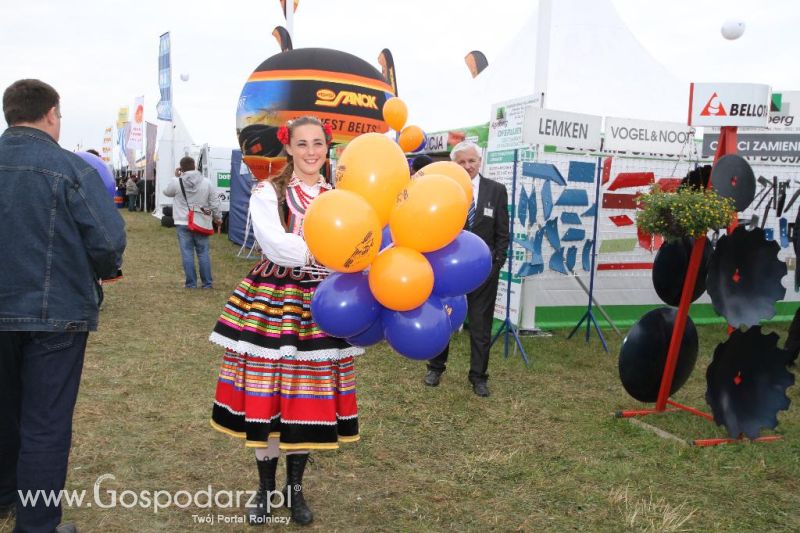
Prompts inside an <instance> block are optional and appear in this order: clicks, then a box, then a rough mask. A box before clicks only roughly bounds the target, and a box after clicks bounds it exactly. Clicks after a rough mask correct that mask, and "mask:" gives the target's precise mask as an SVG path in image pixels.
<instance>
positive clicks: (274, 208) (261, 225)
mask: <svg viewBox="0 0 800 533" xmlns="http://www.w3.org/2000/svg"><path fill="white" fill-rule="evenodd" d="M301 186H302V187H303V192H305V193H306V194H308V195H309V196H311V197H314V198H315V197H316V196H317V195H319V191H320V187H319V185H313V186H309V185H305V184H301ZM250 217H251V218H252V220H253V233H255V236H256V240H257V241H258V244H259V246H261V251H262V253H263V254H264V255H265V256H266V257H267V259H269V260H270V261H272V262H273V263H275V264H276V265H280V266H285V267H301V266H305V265H306V264H308V263H309V260H310V258H311V252H309V250H308V245H306V241H305V240H303V237H301V236H300V235H295V234H294V233H289V232H287V231H286V229H285V228H284V227H283V224H282V223H281V218H280V211H278V195H277V194H276V192H275V188H274V187H273V186H272V184H271V183H269V182H268V181H260V182H258V183H257V184H256V186H255V187H254V188H253V192H252V195H251V196H250Z"/></svg>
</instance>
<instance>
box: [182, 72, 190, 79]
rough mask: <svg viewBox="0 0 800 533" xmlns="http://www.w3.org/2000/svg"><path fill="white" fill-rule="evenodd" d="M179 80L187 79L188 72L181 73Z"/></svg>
mask: <svg viewBox="0 0 800 533" xmlns="http://www.w3.org/2000/svg"><path fill="white" fill-rule="evenodd" d="M181 80H182V81H189V74H188V73H184V74H181Z"/></svg>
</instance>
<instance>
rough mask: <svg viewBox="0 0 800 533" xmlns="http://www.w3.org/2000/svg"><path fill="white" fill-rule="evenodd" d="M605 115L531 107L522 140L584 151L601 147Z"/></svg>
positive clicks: (526, 118)
mask: <svg viewBox="0 0 800 533" xmlns="http://www.w3.org/2000/svg"><path fill="white" fill-rule="evenodd" d="M601 124H602V118H600V117H598V116H595V115H582V114H578V113H566V112H564V111H553V110H551V109H541V108H539V107H535V106H530V107H528V108H527V110H526V112H525V123H524V125H523V128H522V139H523V141H524V142H525V143H526V144H531V145H532V144H540V145H552V146H561V147H569V148H580V149H585V150H599V149H600V129H601Z"/></svg>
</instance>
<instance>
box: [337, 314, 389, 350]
mask: <svg viewBox="0 0 800 533" xmlns="http://www.w3.org/2000/svg"><path fill="white" fill-rule="evenodd" d="M345 340H346V341H347V342H348V344H350V345H352V346H361V347H362V348H366V347H367V346H372V345H373V344H378V343H379V342H381V341H382V340H383V321H382V320H381V318H380V317H378V319H377V320H376V321H375V322H373V323H372V325H371V326H370V327H368V328H367V329H366V330H364V331H362V332H361V333H359V334H358V335H356V336H355V337H348V338H347V339H345Z"/></svg>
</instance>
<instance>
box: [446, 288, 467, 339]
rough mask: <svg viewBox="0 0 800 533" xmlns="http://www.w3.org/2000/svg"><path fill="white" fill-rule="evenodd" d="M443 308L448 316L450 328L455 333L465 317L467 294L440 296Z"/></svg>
mask: <svg viewBox="0 0 800 533" xmlns="http://www.w3.org/2000/svg"><path fill="white" fill-rule="evenodd" d="M442 304H443V305H444V310H445V311H447V316H448V317H449V318H450V330H451V331H452V332H453V333H455V332H456V331H458V329H459V328H460V327H461V324H463V323H464V319H465V318H467V296H466V295H465V294H462V295H461V296H448V297H446V298H442Z"/></svg>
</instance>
